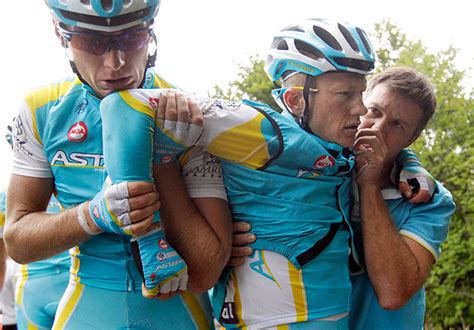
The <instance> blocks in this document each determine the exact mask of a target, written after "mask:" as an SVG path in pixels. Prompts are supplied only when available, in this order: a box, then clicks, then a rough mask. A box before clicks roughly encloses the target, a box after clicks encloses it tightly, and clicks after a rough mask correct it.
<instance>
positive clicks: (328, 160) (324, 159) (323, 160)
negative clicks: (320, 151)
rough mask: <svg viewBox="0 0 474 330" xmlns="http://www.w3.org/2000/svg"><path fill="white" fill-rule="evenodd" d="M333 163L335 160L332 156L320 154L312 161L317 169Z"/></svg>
mask: <svg viewBox="0 0 474 330" xmlns="http://www.w3.org/2000/svg"><path fill="white" fill-rule="evenodd" d="M335 164H336V161H335V160H334V158H332V157H331V156H327V155H322V156H321V157H319V158H318V159H317V160H316V161H315V162H314V164H313V167H314V168H315V169H317V170H319V169H321V168H325V167H329V166H334V165H335Z"/></svg>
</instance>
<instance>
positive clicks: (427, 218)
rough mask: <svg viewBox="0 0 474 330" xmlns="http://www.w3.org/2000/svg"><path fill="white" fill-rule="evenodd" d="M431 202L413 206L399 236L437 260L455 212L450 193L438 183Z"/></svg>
mask: <svg viewBox="0 0 474 330" xmlns="http://www.w3.org/2000/svg"><path fill="white" fill-rule="evenodd" d="M437 190H438V191H437V192H436V193H435V195H434V196H433V198H432V199H431V201H429V202H427V203H423V204H416V205H414V206H413V208H412V210H411V212H410V215H409V217H408V218H407V220H406V221H405V222H404V223H403V224H402V226H401V227H400V234H401V235H403V236H405V237H408V238H410V239H412V240H414V241H415V242H417V243H418V244H420V245H421V246H423V247H424V248H425V249H427V250H428V251H429V252H430V253H431V254H432V255H433V257H434V259H435V260H437V259H438V257H439V255H440V253H441V248H440V247H441V244H442V243H443V242H444V241H445V240H446V237H447V235H448V226H449V223H450V218H451V216H452V215H453V213H454V211H455V210H456V205H455V204H454V201H453V197H452V195H451V193H450V192H449V191H448V190H447V189H446V188H444V187H443V186H442V185H441V184H440V183H437Z"/></svg>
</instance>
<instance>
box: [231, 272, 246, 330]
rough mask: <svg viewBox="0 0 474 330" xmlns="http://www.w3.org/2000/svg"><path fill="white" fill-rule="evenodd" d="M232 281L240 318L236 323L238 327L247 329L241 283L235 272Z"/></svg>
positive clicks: (237, 312) (236, 308)
mask: <svg viewBox="0 0 474 330" xmlns="http://www.w3.org/2000/svg"><path fill="white" fill-rule="evenodd" d="M232 282H233V285H234V303H235V314H236V315H237V319H238V320H239V323H238V324H237V325H236V327H238V328H240V329H242V330H245V329H247V325H246V324H245V322H244V319H243V317H242V300H241V298H240V292H239V283H238V281H237V276H236V275H235V274H233V276H232Z"/></svg>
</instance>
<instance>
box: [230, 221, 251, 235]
mask: <svg viewBox="0 0 474 330" xmlns="http://www.w3.org/2000/svg"><path fill="white" fill-rule="evenodd" d="M232 226H233V229H232V231H233V233H234V234H239V233H245V232H248V231H249V230H250V229H251V228H252V226H250V224H249V223H248V222H243V221H239V222H234V223H233V225H232Z"/></svg>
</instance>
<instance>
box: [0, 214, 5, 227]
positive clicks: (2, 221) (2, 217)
mask: <svg viewBox="0 0 474 330" xmlns="http://www.w3.org/2000/svg"><path fill="white" fill-rule="evenodd" d="M3 226H5V213H3V212H0V227H2V229H3Z"/></svg>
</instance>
